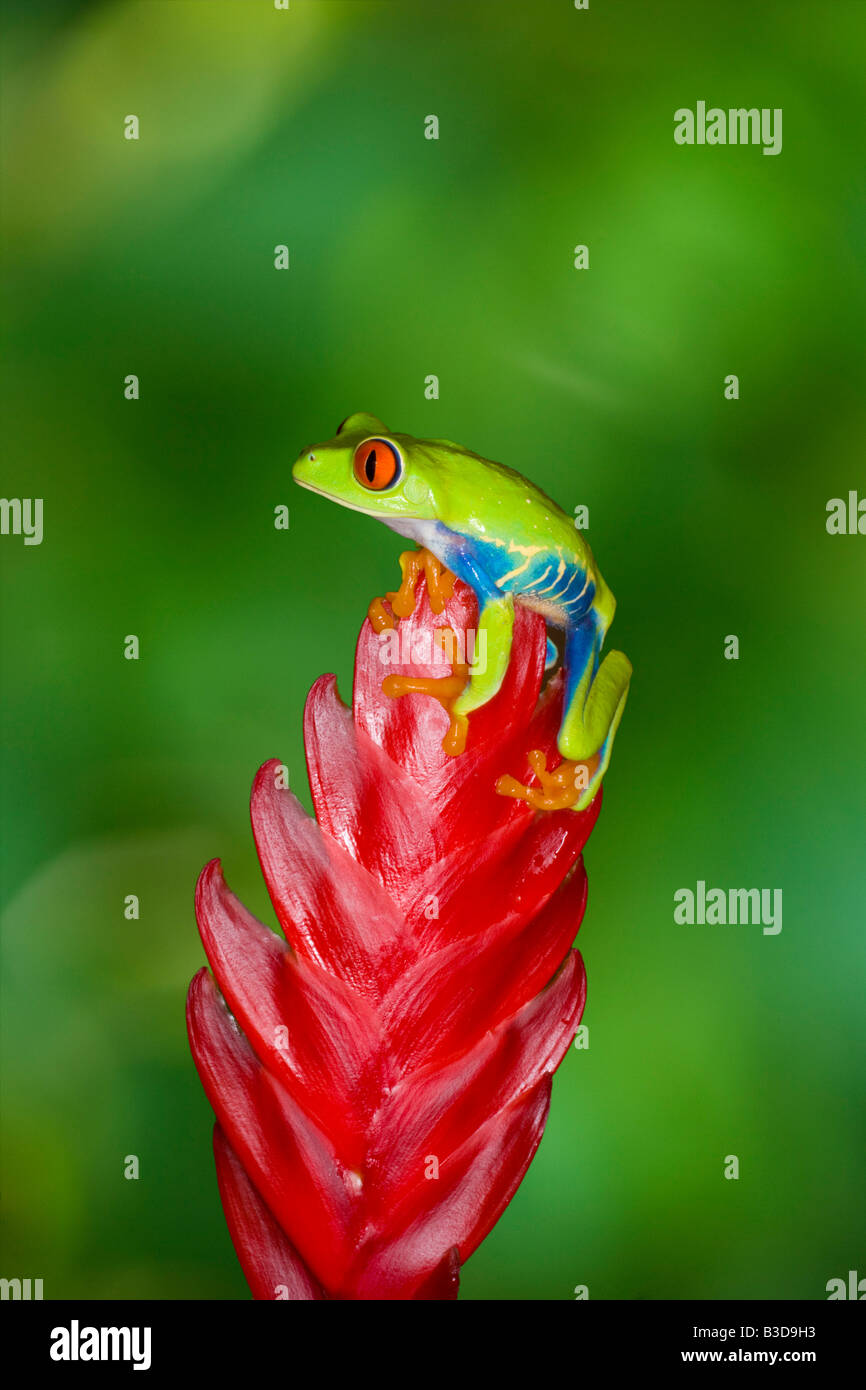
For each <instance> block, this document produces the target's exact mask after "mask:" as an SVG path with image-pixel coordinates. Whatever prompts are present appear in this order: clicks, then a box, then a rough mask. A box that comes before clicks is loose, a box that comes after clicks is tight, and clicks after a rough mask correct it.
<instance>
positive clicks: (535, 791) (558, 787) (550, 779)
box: [496, 748, 599, 811]
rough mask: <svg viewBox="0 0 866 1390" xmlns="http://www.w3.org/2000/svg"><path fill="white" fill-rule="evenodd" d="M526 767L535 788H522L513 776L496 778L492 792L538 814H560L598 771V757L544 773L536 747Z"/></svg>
mask: <svg viewBox="0 0 866 1390" xmlns="http://www.w3.org/2000/svg"><path fill="white" fill-rule="evenodd" d="M528 761H529V766H530V767H531V768H532V771H533V772H534V773H535V776H536V777H537V778H538V781H539V782H540V784H541V785H540V786H538V787H525V786H524V785H523V783H522V782H518V780H517V778H516V777H510V776H504V777H500V778H499V779H498V781H497V783H496V790H497V791H498V793H499V795H500V796H513V797H515V798H516V799H517V800H519V801H526V802H528V803H529V805H530V806H534V807H535V808H536V810H539V811H564V810H566V809H567V808H568V807H570V806H574V805H576V803H577V802H578V801H579V800H580V798H581V797H582V796H583V794H584V792H585V791H586V789H587V787H588V786H589V784H590V782H591V781H592V778H593V777H594V775H595V772H596V770H597V768H598V763H599V759H598V754H597V753H596V754H594V755H593V756H592V757H591V758H589V759H587V760H586V761H585V762H571V761H570V760H569V759H567V758H566V759H565V760H564V761H563V762H561V763H560V764H559V765H558V766H557V767H555V768H554V769H553V771H552V772H548V770H547V758H546V757H545V755H544V753H543V752H542V750H541V749H540V748H535V749H533V751H532V752H531V753H530V754H529V758H528Z"/></svg>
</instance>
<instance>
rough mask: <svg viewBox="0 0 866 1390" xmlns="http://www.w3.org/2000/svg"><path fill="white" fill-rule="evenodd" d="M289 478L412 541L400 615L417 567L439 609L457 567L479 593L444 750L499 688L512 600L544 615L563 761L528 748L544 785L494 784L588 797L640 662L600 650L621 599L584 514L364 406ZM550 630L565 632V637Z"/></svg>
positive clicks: (569, 800)
mask: <svg viewBox="0 0 866 1390" xmlns="http://www.w3.org/2000/svg"><path fill="white" fill-rule="evenodd" d="M292 476H293V478H294V480H295V482H297V483H298V484H299V485H300V486H301V487H303V488H307V489H308V490H309V491H311V492H314V493H318V494H320V495H321V496H323V497H326V498H328V499H329V500H330V501H332V502H336V503H338V504H339V505H340V506H342V507H347V508H349V509H350V510H352V511H357V512H362V513H364V514H365V515H366V516H369V517H373V518H375V519H376V520H378V521H381V522H383V523H384V524H385V525H386V526H388V527H389V528H390V529H391V530H393V531H395V532H396V533H397V534H398V535H400V536H402V537H405V538H406V539H408V540H411V541H414V542H415V543H416V545H417V546H418V547H419V549H418V550H416V551H412V552H405V553H404V554H403V555H402V556H401V566H402V569H403V584H402V585H401V587H400V589H399V590H397V591H395V592H394V593H391V594H388V595H387V597H388V599H389V600H391V602H392V606H393V608H394V611H395V612H399V613H400V614H401V616H405V615H406V614H408V613H410V612H411V611H412V604H413V603H414V586H415V582H416V579H417V576H418V574H419V572H420V571H421V570H422V569H423V571H424V573H425V574H426V577H427V581H428V590H429V592H430V594H431V603H432V605H433V608H434V612H436V611H440V610H441V608H442V605H443V603H444V601H445V598H446V597H447V595H448V593H450V590H449V589H448V588H447V587H444V588H443V585H447V582H448V579H449V576H454V577H456V578H457V579H459V580H462V581H463V583H464V584H467V585H468V586H469V587H470V589H471V590H472V592H473V593H474V595H475V598H476V600H477V603H478V620H477V631H476V636H475V651H474V656H473V660H472V661H471V663H468V664H467V665H466V667H465V668H464V672H463V674H464V676H465V677H466V678H465V679H461V680H459V681H458V689H459V693H456V694H452V696H451V697H450V698H449V708H450V713H451V714H452V717H453V720H454V721H455V723H454V725H453V726H452V731H451V732H452V737H451V740H450V744H443V747H446V751H448V752H450V753H452V754H454V755H458V754H460V753H461V752H463V751H464V750H465V743H466V731H467V726H468V720H469V717H470V716H471V714H472V713H473V712H474V711H475V710H478V709H480V708H481V707H482V706H483V705H485V704H487V703H488V701H490V700H492V699H493V697H494V696H495V695H496V694H497V693H498V692H499V691H500V690H501V688H502V684H503V681H504V679H505V675H506V672H507V669H508V663H509V660H510V656H511V647H512V639H513V633H514V614H515V604H522V605H524V606H525V607H527V608H528V609H530V610H532V611H533V612H535V613H539V614H540V615H541V616H542V617H543V619H544V621H545V624H546V627H547V631H548V637H547V648H546V661H545V664H546V666H547V667H548V668H552V667H553V666H555V665H557V664H558V663H559V660H560V647H561V664H562V667H563V672H564V685H563V703H562V716H561V721H560V725H559V731H558V734H557V739H556V748H557V751H558V753H559V755H560V759H561V761H560V762H558V763H557V764H556V765H555V766H554V767H552V768H548V766H547V758H546V755H545V754H544V752H543V751H542V750H539V749H535V750H532V751H531V752H530V753H529V754H528V761H529V766H530V768H531V770H532V772H533V773H534V774H535V778H536V783H535V784H532V785H530V784H528V783H522V782H520V781H519V780H518V779H517V778H514V777H511V776H509V775H503V776H502V777H500V778H499V779H498V781H497V783H496V790H497V792H499V793H500V794H501V795H504V796H511V797H516V798H518V799H521V800H523V801H526V802H527V803H528V804H529V805H530V806H533V807H535V808H536V809H540V810H548V811H550V810H559V809H574V810H575V811H585V810H586V809H588V807H589V806H590V805H591V804H592V802H593V801H594V799H595V797H596V796H597V794H598V792H599V790H600V787H601V784H602V780H603V778H604V775H605V773H606V771H607V769H608V766H609V763H610V757H611V750H612V748H613V742H614V738H615V736H616V732H617V729H618V727H619V723H620V720H621V718H622V714H623V710H624V707H625V702H626V698H627V695H628V690H629V684H630V681H631V676H632V666H631V662H630V661H629V660H628V658H627V657H626V656H625V655H624V653H622V652H619V651H609V652H607V654H606V655H605V656H604V658H603V659H602V655H601V650H602V645H603V643H604V640H605V636H606V634H607V631H608V628H609V627H610V624H611V622H612V620H613V616H614V612H615V609H616V600H615V599H614V596H613V594H612V593H611V591H610V589H609V588H608V586H607V584H606V583H605V581H604V579H603V578H602V575H601V572H600V570H599V568H598V565H597V564H596V562H595V559H594V557H593V554H592V551H591V549H590V546H589V544H588V542H587V540H586V537H585V535H584V534H583V533H582V532H581V531H579V530H578V529H577V528H576V526H575V519H574V518H573V517H571V516H569V515H568V514H567V513H566V512H564V511H563V510H562V509H561V508H560V507H559V506H558V505H557V504H556V503H555V502H554V501H553V500H552V499H551V498H550V497H548V496H547V494H546V493H544V492H543V491H542V490H541V488H539V487H537V486H536V485H535V484H534V483H533V482H531V481H530V480H529V479H528V478H526V477H524V476H523V474H521V473H519V472H517V471H516V470H515V469H513V468H510V467H508V466H507V465H505V464H502V463H496V462H493V461H492V460H490V459H487V458H484V457H482V455H480V454H477V453H474V452H473V451H472V450H471V449H468V448H465V447H464V446H463V445H460V444H456V443H454V441H453V440H450V439H419V438H415V437H414V436H413V435H410V434H402V433H397V432H395V431H393V430H391V429H389V428H387V427H386V426H385V425H384V424H383V422H382V421H381V420H380V419H379V418H378V417H377V416H375V415H372V414H369V413H367V412H365V411H359V412H356V413H355V414H352V415H349V416H347V417H346V419H344V420H343V422H342V423H341V424H340V425H339V427H338V429H337V432H336V434H335V435H334V436H333V438H331V439H328V440H326V441H324V442H323V443H319V444H314V445H311V446H309V447H307V448H305V449H302V450H301V452H300V454H299V455H298V457H297V460H296V461H295V463H294V465H293V468H292ZM452 582H453V581H452ZM437 599H438V605H437V602H436V600H437ZM374 612H377V613H378V616H379V620H380V625H381V624H384V623H386V622H389V621H390V619H389V618H388V617H387V616H385V613H384V610H383V607H382V605H381V602H380V601H377V607H376V608H375V609H374V607H373V606H372V605H371V610H370V614H371V618H372V617H373V615H374ZM551 630H553V631H554V632H556V633H558V634H559V635H560V645H559V646H557V644H556V643H555V642H554V641H553V640H552V638H551V636H550V631H551ZM482 653H483V658H484V659H483V660H482V659H481V654H482ZM404 688H405V687H404ZM409 688H415V689H423V688H424V686H423V683H422V684H417V683H416V685H415V686H414V687H411V686H410V687H409ZM443 703H444V701H443Z"/></svg>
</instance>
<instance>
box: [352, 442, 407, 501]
mask: <svg viewBox="0 0 866 1390" xmlns="http://www.w3.org/2000/svg"><path fill="white" fill-rule="evenodd" d="M402 466H403V460H402V459H401V458H400V454H399V452H398V451H397V449H396V448H395V446H394V445H393V444H392V443H390V441H389V440H387V439H365V440H364V442H363V444H359V445H358V447H357V449H356V450H355V458H354V463H353V467H354V470H355V477H356V478H357V480H358V482H359V483H360V484H361V487H365V488H367V489H368V490H369V491H370V492H383V491H384V489H385V488H386V487H393V486H394V484H395V483H396V481H397V479H398V478H399V477H400V472H401V469H402Z"/></svg>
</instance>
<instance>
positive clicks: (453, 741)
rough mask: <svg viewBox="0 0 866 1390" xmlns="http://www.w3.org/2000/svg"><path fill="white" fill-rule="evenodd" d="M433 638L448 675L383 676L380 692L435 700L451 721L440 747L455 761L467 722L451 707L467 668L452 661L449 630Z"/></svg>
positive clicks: (454, 647)
mask: <svg viewBox="0 0 866 1390" xmlns="http://www.w3.org/2000/svg"><path fill="white" fill-rule="evenodd" d="M452 577H453V576H452ZM434 636H435V638H436V640H437V641H438V643H439V645H440V647H441V648H442V650H443V652H444V653H445V656H446V657H447V659H448V660H449V661H451V664H452V673H451V675H450V676H398V675H393V676H386V677H385V679H384V680H383V682H382V690H383V693H384V694H385V695H390V696H392V697H394V698H398V697H399V696H400V695H432V697H433V699H434V700H438V701H439V703H440V705H441V706H442V708H443V709H444V710H445V712H446V714H447V715H448V716H449V718H450V720H451V723H450V724H449V726H448V732H447V734H446V735H445V737H444V739H443V740H442V747H443V749H444V751H445V752H446V753H449V754H450V755H451V756H452V757H456V756H457V755H458V754H459V753H462V752H463V750H464V749H465V747H466V734H467V732H468V729H469V720H468V719H467V717H466V715H465V714H455V713H454V710H453V706H454V701H455V700H456V699H457V696H458V695H460V694H461V693H462V691H463V688H464V686H465V685H466V682H467V680H468V679H469V666H468V664H467V663H466V662H465V661H459V660H457V659H456V657H455V653H456V651H457V636H456V634H455V633H454V631H453V629H452V628H450V627H437V628H436V630H435V632H434Z"/></svg>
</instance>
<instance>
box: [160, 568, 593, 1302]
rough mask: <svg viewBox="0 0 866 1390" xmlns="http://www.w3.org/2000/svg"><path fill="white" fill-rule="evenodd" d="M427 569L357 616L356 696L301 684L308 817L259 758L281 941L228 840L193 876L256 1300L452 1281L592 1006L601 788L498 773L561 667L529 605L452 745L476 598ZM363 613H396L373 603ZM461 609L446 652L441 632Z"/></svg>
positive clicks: (228, 1176) (219, 1131)
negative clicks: (570, 797)
mask: <svg viewBox="0 0 866 1390" xmlns="http://www.w3.org/2000/svg"><path fill="white" fill-rule="evenodd" d="M416 577H417V576H416V574H415V573H414V572H412V573H410V579H409V585H408V587H407V585H406V584H405V583H404V586H403V590H402V594H403V598H404V599H405V597H406V595H407V594H408V596H409V603H408V604H404V606H403V609H401V607H400V604H399V602H398V601H397V596H396V595H389V598H391V599H392V602H393V607H394V611H395V612H400V611H406V610H408V609H410V606H411V604H412V603H415V600H416V597H417V603H415V608H414V611H410V612H409V613H408V616H406V617H405V618H404V619H403V620H402V621H401V623H400V626H399V628H397V629H396V630H394V631H391V632H389V633H387V634H386V635H385V637H384V638H383V637H382V636H380V635H379V634H377V632H376V631H375V630H374V626H373V625H372V623H371V622H369V621H367V622H365V623H364V625H363V627H362V629H361V634H360V637H359V640H358V646H357V652H356V658H355V682H354V692H353V700H352V708H351V709H347V708H346V707H345V706H344V705H343V704H342V703H341V701H340V699H339V697H338V695H337V690H336V682H335V678H334V677H333V676H322V677H321V679H320V680H318V681H317V682H316V684H315V685H314V686H313V688H312V690H311V691H310V695H309V697H308V700H307V708H306V716H305V725H304V738H305V744H306V754H307V766H308V771H309V777H310V786H311V790H312V796H313V803H314V806H315V811H316V820H312V819H310V817H309V816H308V815H307V814H306V812H305V811H304V810H303V809H302V807H301V805H300V803H299V802H298V801H297V799H296V798H295V797H294V796H293V795H292V794H291V793H290V792H289V791H288V790H286V789H285V788H284V786H283V784H282V782H283V779H282V776H281V766H280V764H279V763H278V762H276V761H271V762H269V763H265V765H264V766H263V767H262V768H261V769H260V771H259V773H258V776H257V777H256V780H255V783H254V786H253V791H252V797H251V817H252V825H253V833H254V836H255V841H256V848H257V851H258V855H259V859H260V861H261V867H262V872H263V874H264V877H265V881H266V884H267V888H268V892H269V894H270V897H271V900H272V902H273V905H274V909H275V911H276V915H277V918H278V920H279V924H280V926H281V928H282V930H283V932H284V933H285V937H286V939H287V941H288V945H287V944H286V942H285V941H284V940H283V939H282V937H280V936H278V935H277V934H276V933H274V932H273V931H271V930H270V929H269V928H268V927H266V926H264V925H263V924H262V923H261V922H259V921H257V920H256V918H255V917H253V916H252V915H251V914H250V913H249V912H248V911H247V910H246V908H245V907H244V906H243V904H242V903H241V902H240V901H239V900H238V899H237V898H236V897H235V896H234V894H233V893H232V892H231V891H230V890H229V888H227V886H226V884H225V882H224V880H223V877H222V874H221V872H220V866H219V861H218V860H213V861H212V862H211V863H210V864H208V865H207V867H206V868H205V869H204V870H203V872H202V875H201V878H200V879H199V883H198V888H197V892H196V916H197V919H198V925H199V930H200V932H201V938H202V941H203V943H204V948H205V952H206V954H207V958H208V961H209V963H210V967H211V970H212V971H213V977H214V978H213V979H212V978H211V976H210V974H209V973H208V971H207V970H206V969H202V970H200V971H199V973H198V974H197V975H196V976H195V978H194V979H193V981H192V984H191V986H190V991H189V999H188V1005H187V1016H188V1028H189V1037H190V1044H191V1047H192V1052H193V1056H194V1058H195V1063H196V1066H197V1068H198V1071H199V1075H200V1077H201V1081H202V1084H203V1085H204V1088H205V1091H206V1092H207V1095H208V1098H209V1100H210V1102H211V1104H212V1106H213V1108H214V1110H215V1112H216V1117H217V1122H216V1126H215V1130H214V1150H215V1154H216V1165H217V1177H218V1181H219V1188H220V1194H221V1197H222V1202H223V1207H224V1209H225V1214H226V1219H227V1221H228V1226H229V1230H230V1232H231V1237H232V1240H233V1242H234V1246H235V1250H236V1251H237V1254H238V1258H239V1260H240V1262H241V1265H242V1267H243V1270H244V1273H245V1275H246V1278H247V1280H248V1282H249V1285H250V1288H251V1289H252V1292H253V1295H254V1297H255V1298H259V1299H273V1298H293V1299H316V1298H341V1299H448V1298H456V1297H457V1287H458V1282H459V1270H460V1266H461V1264H462V1263H463V1261H464V1260H466V1259H468V1258H469V1256H470V1255H471V1254H472V1252H473V1250H475V1249H476V1247H477V1246H478V1244H479V1243H480V1242H481V1241H482V1240H483V1239H484V1237H485V1236H486V1235H487V1233H488V1231H489V1230H490V1229H491V1227H492V1226H493V1225H494V1223H495V1222H496V1221H497V1220H498V1218H499V1216H500V1215H501V1214H502V1211H503V1210H504V1208H505V1207H506V1206H507V1204H508V1202H509V1201H510V1200H511V1198H512V1197H513V1195H514V1193H515V1191H516V1189H517V1187H518V1185H519V1183H520V1181H521V1179H522V1178H523V1175H524V1173H525V1172H526V1169H527V1167H528V1165H529V1163H530V1161H531V1159H532V1157H533V1154H534V1153H535V1150H536V1148H537V1147H538V1144H539V1141H540V1139H541V1135H542V1131H543V1129H544V1124H545V1120H546V1118H547V1110H548V1105H549V1101H550V1089H551V1081H552V1076H553V1072H554V1070H555V1069H556V1067H557V1066H558V1065H559V1063H560V1062H561V1061H562V1058H563V1056H564V1055H565V1053H566V1051H567V1049H568V1047H569V1045H570V1043H571V1041H572V1039H573V1037H574V1034H575V1032H576V1030H577V1026H578V1024H579V1022H580V1017H581V1013H582V1011H583V1005H584V1000H585V996H586V976H585V972H584V968H583V962H582V960H581V957H580V955H579V953H578V952H577V951H575V950H572V949H571V944H572V941H573V939H574V936H575V933H576V931H577V928H578V926H579V924H580V921H581V918H582V916H583V911H584V906H585V902H586V873H585V870H584V867H583V860H582V858H581V850H582V849H583V846H584V844H585V842H586V840H587V837H588V836H589V833H590V831H591V830H592V827H593V825H594V823H595V820H596V817H597V815H598V812H599V809H600V805H601V799H602V794H601V792H599V793H598V795H597V796H596V797H595V799H594V801H593V802H592V803H591V805H590V806H589V807H588V809H587V810H585V811H583V812H575V811H573V810H553V811H546V810H535V809H533V808H532V807H531V806H530V805H528V804H527V802H526V801H524V800H519V799H515V798H514V797H513V796H509V795H500V794H498V792H497V781H498V780H499V779H500V778H501V777H503V775H507V774H510V775H511V776H512V777H514V778H516V779H517V780H518V781H519V782H527V781H529V782H532V780H533V777H532V773H531V771H530V768H531V764H530V761H529V754H530V753H531V752H532V751H533V750H538V749H541V750H542V751H543V752H544V753H545V754H546V755H547V759H548V764H549V766H551V767H552V766H553V765H554V764H555V763H557V762H558V761H559V754H558V752H557V749H556V734H557V730H558V727H559V721H560V715H561V704H562V680H561V676H560V675H556V676H554V677H553V678H552V679H551V680H550V681H549V682H548V683H547V685H546V687H545V689H544V690H543V691H542V689H541V687H542V678H543V675H544V663H545V647H546V634H545V627H544V621H543V619H542V618H541V617H539V616H538V615H536V614H534V613H531V612H529V611H528V610H527V609H526V608H524V607H522V606H521V605H518V606H517V608H516V613H515V628H514V645H513V650H512V656H511V661H510V665H509V669H508V673H507V676H506V679H505V682H504V685H503V687H502V689H501V690H500V692H499V694H498V695H497V696H496V697H495V698H494V699H492V700H491V701H490V702H489V703H488V704H487V705H485V706H483V707H482V708H481V709H479V710H477V711H476V712H475V713H474V714H472V715H470V716H469V722H468V736H467V740H466V748H465V751H464V752H462V753H460V754H459V756H452V755H450V754H449V753H447V752H445V751H444V749H443V747H442V744H443V738H444V739H445V740H446V743H447V741H448V736H449V716H448V713H447V706H448V697H449V696H450V694H451V693H452V691H453V690H454V688H455V687H456V688H457V689H459V688H460V686H462V684H463V682H464V679H465V672H466V667H465V662H461V661H460V659H459V658H460V656H461V655H462V654H464V653H465V651H466V646H465V643H466V641H467V633H471V632H472V631H473V630H474V625H475V621H476V615H477V607H476V602H475V598H474V596H473V594H472V592H471V590H470V589H468V588H467V587H466V586H465V585H463V584H460V583H459V582H458V583H456V584H455V585H454V587H453V592H451V589H450V586H448V588H447V589H445V590H443V591H442V594H443V595H444V594H445V593H447V592H451V597H450V598H448V599H447V601H445V602H444V608H442V599H441V597H440V596H439V595H438V594H437V590H436V586H435V584H433V586H432V596H433V602H434V603H435V606H436V608H437V610H440V612H439V613H434V611H433V609H432V608H431V599H430V595H428V592H427V590H426V588H424V586H423V584H422V583H419V584H418V586H417V587H418V590H419V591H420V592H419V593H418V594H417V596H416V595H415V593H414V586H415V579H416ZM443 614H444V620H443V616H442V615H443ZM371 617H372V618H373V619H374V620H375V619H377V618H378V622H377V626H379V627H381V626H383V624H384V623H386V622H387V621H388V620H389V619H388V616H387V610H386V609H384V608H383V607H382V605H381V602H379V603H378V604H374V605H371ZM445 627H447V628H450V629H451V631H452V633H453V634H454V636H455V637H456V639H457V653H456V655H455V656H454V660H455V662H456V665H455V666H454V673H453V675H452V674H451V668H450V666H448V665H447V664H446V665H444V666H443V662H444V661H445V657H444V655H443V652H442V650H440V647H441V645H442V644H443V641H444V639H443V637H442V636H441V635H440V637H439V638H436V639H434V637H433V633H434V631H435V630H436V629H437V628H439V629H442V628H445ZM446 635H447V634H446ZM446 645H447V644H446ZM452 655H453V653H452ZM443 670H444V671H445V672H446V675H445V676H444V677H443ZM383 677H384V678H386V690H387V691H388V692H389V693H385V692H384V691H383V689H382V686H383ZM419 678H420V679H419ZM443 679H444V680H445V681H446V682H448V681H450V685H449V684H445V685H440V684H439V682H440V681H442V680H443ZM431 694H433V695H435V696H436V698H434V699H431V698H430V696H431ZM450 732H451V734H452V735H453V726H452V727H451V730H450ZM542 766H543V764H542ZM508 785H509V784H508V783H503V784H502V786H501V790H505V789H506V787H507V786H508ZM229 1010H230V1011H231V1012H229Z"/></svg>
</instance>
